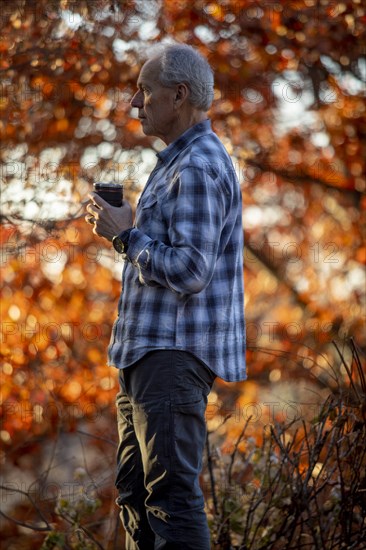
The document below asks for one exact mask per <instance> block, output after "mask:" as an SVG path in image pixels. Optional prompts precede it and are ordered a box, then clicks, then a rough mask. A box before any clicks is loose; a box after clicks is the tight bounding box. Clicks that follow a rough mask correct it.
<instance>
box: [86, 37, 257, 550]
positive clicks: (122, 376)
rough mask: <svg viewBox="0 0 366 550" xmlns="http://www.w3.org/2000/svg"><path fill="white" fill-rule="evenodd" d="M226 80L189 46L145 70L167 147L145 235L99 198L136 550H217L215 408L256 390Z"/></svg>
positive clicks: (144, 201) (149, 199) (149, 99)
mask: <svg viewBox="0 0 366 550" xmlns="http://www.w3.org/2000/svg"><path fill="white" fill-rule="evenodd" d="M212 99H213V74H212V70H211V68H210V66H209V64H208V63H207V61H206V60H205V59H204V58H203V57H202V56H201V55H200V54H199V53H198V52H197V51H196V50H194V49H193V48H191V47H190V46H186V45H182V44H174V45H167V46H162V47H161V49H160V50H159V52H158V53H156V52H155V53H154V54H153V55H152V57H151V58H149V59H148V61H147V62H146V63H145V64H144V65H143V67H142V69H141V72H140V75H139V78H138V81H137V91H136V93H135V95H134V96H133V98H132V100H131V105H132V107H135V108H136V109H137V110H138V117H139V119H140V120H141V124H142V128H143V131H144V133H145V134H146V135H152V136H158V137H159V138H161V139H162V140H163V141H164V142H165V143H166V145H167V147H166V148H165V149H163V150H162V151H161V152H160V153H158V154H157V158H158V160H157V164H156V167H155V168H154V170H153V172H152V173H151V175H150V177H149V180H148V182H147V184H146V186H145V188H144V190H143V192H142V195H141V197H140V200H139V202H138V205H137V209H136V216H135V220H134V223H133V219H132V213H131V207H130V205H129V204H128V202H127V201H125V202H124V204H123V206H122V207H121V208H116V207H112V206H109V205H108V204H107V203H106V202H104V201H103V200H102V199H101V198H99V197H98V196H97V195H95V194H94V195H92V203H90V204H89V205H88V207H87V210H88V215H87V216H86V219H87V221H89V223H93V225H94V232H95V233H96V234H97V235H99V236H102V237H105V238H107V239H108V240H110V241H112V242H113V245H114V247H115V249H116V250H117V251H118V252H119V253H121V254H122V255H123V257H124V259H125V266H124V270H123V277H122V285H123V288H122V293H121V298H120V302H119V316H118V318H117V321H116V322H115V325H114V328H113V333H112V338H111V343H110V346H109V363H110V364H111V365H113V366H115V367H117V368H118V369H119V380H120V392H119V394H118V395H117V411H118V428H119V436H120V445H119V449H118V470H117V480H116V486H117V488H118V491H119V497H118V499H117V503H118V504H119V506H120V508H121V519H122V522H123V525H124V527H125V530H126V548H127V549H140V550H149V549H163V548H164V549H166V550H168V549H177V550H178V549H181V550H189V549H192V550H208V549H209V548H210V537H209V530H208V526H207V520H206V515H205V512H204V499H203V495H202V491H201V489H200V486H199V474H200V471H201V467H202V454H203V449H204V444H205V437H206V425H205V416H204V415H205V409H206V404H207V396H208V394H209V392H210V389H211V387H212V384H213V382H214V379H215V377H216V376H219V377H221V378H223V379H224V380H227V381H236V380H243V379H245V376H246V375H245V357H244V356H245V333H244V313H243V268H242V260H243V258H242V248H243V240H242V239H243V232H242V222H241V194H240V187H239V183H238V181H237V178H236V175H235V171H234V168H233V165H232V163H231V160H230V157H229V155H228V154H227V152H226V150H225V149H224V147H223V145H222V143H221V142H220V140H219V139H218V138H217V136H216V135H215V134H214V133H213V132H212V130H211V125H210V121H209V120H208V118H207V114H206V113H207V111H208V109H209V107H210V105H211V102H212Z"/></svg>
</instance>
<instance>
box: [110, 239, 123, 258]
mask: <svg viewBox="0 0 366 550" xmlns="http://www.w3.org/2000/svg"><path fill="white" fill-rule="evenodd" d="M112 244H113V247H114V249H115V250H116V251H117V252H118V254H123V253H124V251H125V245H124V244H123V241H121V239H120V238H119V237H118V236H116V237H113V239H112Z"/></svg>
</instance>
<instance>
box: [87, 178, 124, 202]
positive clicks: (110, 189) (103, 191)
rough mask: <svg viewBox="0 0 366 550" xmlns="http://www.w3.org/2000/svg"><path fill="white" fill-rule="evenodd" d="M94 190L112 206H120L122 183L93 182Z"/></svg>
mask: <svg viewBox="0 0 366 550" xmlns="http://www.w3.org/2000/svg"><path fill="white" fill-rule="evenodd" d="M93 187H94V191H95V192H96V193H97V194H98V195H99V196H100V197H102V199H104V200H105V201H107V203H108V204H110V205H112V206H122V203H123V185H122V184H120V183H94V186H93Z"/></svg>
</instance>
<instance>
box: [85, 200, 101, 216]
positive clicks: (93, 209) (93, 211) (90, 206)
mask: <svg viewBox="0 0 366 550" xmlns="http://www.w3.org/2000/svg"><path fill="white" fill-rule="evenodd" d="M98 210H100V209H98V208H97V207H96V206H95V205H94V204H92V203H89V204H88V206H87V207H86V211H87V212H89V214H91V215H92V216H94V217H96V216H97V212H98Z"/></svg>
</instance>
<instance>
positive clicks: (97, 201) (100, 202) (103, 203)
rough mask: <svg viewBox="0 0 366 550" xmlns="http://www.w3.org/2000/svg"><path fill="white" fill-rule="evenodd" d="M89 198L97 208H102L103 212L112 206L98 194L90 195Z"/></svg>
mask: <svg viewBox="0 0 366 550" xmlns="http://www.w3.org/2000/svg"><path fill="white" fill-rule="evenodd" d="M88 196H89V197H90V199H91V200H92V201H93V204H95V206H96V207H97V208H100V209H101V210H103V208H105V207H106V206H110V204H109V203H108V202H107V201H105V200H104V199H102V197H100V196H99V195H98V193H89V195H88Z"/></svg>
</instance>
